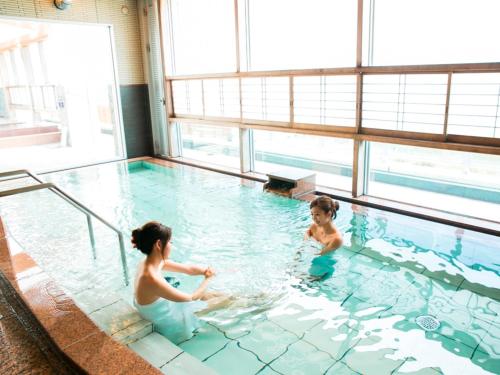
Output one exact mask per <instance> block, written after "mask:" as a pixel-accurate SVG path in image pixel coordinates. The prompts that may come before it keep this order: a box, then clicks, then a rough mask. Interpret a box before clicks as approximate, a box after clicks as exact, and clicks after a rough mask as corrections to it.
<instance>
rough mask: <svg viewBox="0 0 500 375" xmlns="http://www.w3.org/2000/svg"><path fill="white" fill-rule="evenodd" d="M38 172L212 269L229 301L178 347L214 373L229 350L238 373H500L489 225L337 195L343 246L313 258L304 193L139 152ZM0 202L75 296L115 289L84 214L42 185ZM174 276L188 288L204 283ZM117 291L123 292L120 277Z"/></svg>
mask: <svg viewBox="0 0 500 375" xmlns="http://www.w3.org/2000/svg"><path fill="white" fill-rule="evenodd" d="M44 178H45V179H46V180H48V181H51V182H54V183H56V184H57V185H58V186H60V187H61V188H63V189H64V190H66V191H67V192H68V193H70V194H71V195H72V196H74V197H76V198H77V199H78V200H80V201H81V202H83V203H84V204H85V205H87V206H88V207H90V208H91V209H93V210H95V211H96V212H97V213H98V214H99V215H101V216H102V217H103V218H105V219H106V220H108V221H109V222H111V223H113V224H114V225H115V226H117V227H119V228H120V229H121V230H122V231H123V233H124V234H125V235H126V238H128V236H129V234H130V232H131V230H132V229H133V228H135V227H138V226H140V225H142V224H143V223H144V222H146V221H148V220H158V221H161V222H162V223H164V224H166V225H168V226H170V227H172V229H173V240H172V241H173V249H172V253H171V257H172V259H173V260H175V261H181V262H186V263H200V264H207V265H211V266H213V267H214V268H215V269H216V271H217V273H218V275H217V277H216V278H215V279H214V280H213V282H212V284H211V287H212V288H213V289H215V290H218V291H222V292H225V293H227V294H229V295H232V296H234V297H235V300H234V302H233V303H232V304H231V305H230V306H229V307H228V308H226V309H223V310H219V311H215V312H213V313H210V314H208V315H206V316H204V317H203V319H204V321H205V322H206V326H205V327H203V328H202V329H201V330H200V331H199V333H198V334H197V335H196V336H195V337H194V338H193V339H191V340H189V341H187V342H184V343H180V346H181V348H182V349H184V350H185V351H187V352H188V353H191V354H192V355H194V356H195V357H198V358H199V359H200V360H205V363H206V364H207V365H209V366H211V367H213V368H214V369H216V370H217V371H219V372H221V373H231V372H233V370H234V368H233V369H232V368H231V365H230V363H232V362H231V361H233V362H234V359H233V358H240V357H239V356H241V358H240V359H239V360H238V361H237V362H238V363H239V367H238V369H239V373H247V372H245V370H244V369H245V368H248V369H251V368H262V367H263V366H267V367H266V369H267V370H268V371H269V372H271V371H277V372H280V373H291V372H293V371H295V372H296V373H301V371H304V373H316V372H318V373H323V372H325V371H326V370H328V369H330V368H331V371H333V372H334V370H335V371H339V372H340V371H341V370H342V371H345V372H346V373H350V372H353V371H354V372H359V373H391V372H393V371H395V370H397V371H398V373H412V372H417V371H419V370H422V369H429V371H434V370H435V369H439V371H441V372H443V373H447V374H456V373H467V374H475V373H477V374H480V373H483V372H484V371H489V372H493V373H499V372H500V349H499V348H500V318H499V314H500V303H499V302H498V301H499V300H500V265H499V264H500V260H499V259H500V246H499V240H498V238H497V237H493V236H488V235H484V234H479V233H474V232H470V231H465V230H461V229H457V228H453V227H449V226H445V225H441V224H436V223H430V222H426V221H422V220H417V219H412V218H407V217H404V216H401V215H396V214H391V213H388V212H384V211H380V210H374V209H367V208H363V207H358V206H352V205H350V204H347V203H343V202H342V203H341V209H340V211H339V215H338V218H337V219H336V225H337V227H338V228H339V229H340V230H341V231H342V232H343V233H344V246H343V247H342V248H341V249H339V250H338V251H336V252H334V253H333V254H331V255H328V256H323V257H318V256H317V253H318V252H319V250H320V246H319V245H318V244H316V243H314V242H312V241H304V240H303V239H302V238H303V233H304V231H305V229H306V228H307V227H308V225H309V223H310V218H309V208H308V203H307V202H302V201H299V200H292V199H288V198H283V197H278V196H275V195H272V194H268V193H263V192H262V191H261V185H260V184H254V183H248V182H247V183H245V184H242V183H241V180H240V179H238V178H234V177H229V176H225V175H221V174H215V173H211V172H207V171H203V170H197V169H194V168H175V169H170V168H163V167H159V166H155V165H151V164H145V165H144V166H142V165H141V163H136V164H135V165H131V166H130V167H127V165H126V164H125V163H118V164H106V165H102V166H99V167H90V168H83V169H80V170H74V171H65V172H60V173H53V174H50V175H46V176H44ZM24 183H25V182H24ZM9 188H10V187H9ZM0 214H1V216H2V218H3V219H5V221H6V222H7V224H8V228H9V231H10V233H11V234H12V236H13V237H14V238H15V239H16V240H17V241H18V242H19V243H20V244H21V246H23V248H25V249H27V250H28V252H29V253H30V254H31V255H32V256H33V257H34V258H35V260H36V261H37V262H38V263H39V264H40V265H41V266H42V268H44V269H46V270H47V271H48V272H49V273H51V274H52V276H53V277H54V278H55V279H56V280H57V281H58V282H59V283H60V284H61V285H62V286H63V287H64V288H65V289H66V290H67V291H68V292H69V293H71V294H72V295H74V296H76V297H75V298H76V299H77V301H78V295H79V293H82V291H83V292H84V291H85V290H87V289H89V288H93V289H92V290H96V291H100V293H97V294H98V295H97V296H96V297H95V298H96V299H103V300H105V299H106V298H107V297H106V296H108V295H110V294H112V293H114V291H117V290H122V289H123V288H122V287H123V275H122V269H121V264H120V260H119V249H118V242H117V238H116V235H115V234H114V233H113V232H112V231H110V230H109V229H108V228H107V227H105V226H103V225H102V224H100V223H98V222H97V221H95V220H94V229H95V233H96V242H97V254H96V255H97V258H96V259H95V260H94V259H93V257H92V251H91V249H90V240H89V236H88V229H87V224H86V219H85V215H83V214H81V213H79V212H78V211H77V210H75V209H74V208H73V207H72V206H71V205H69V204H68V203H66V202H65V201H63V200H62V199H60V198H58V197H56V196H55V195H54V194H52V193H51V192H48V191H39V192H31V193H27V194H24V195H22V196H21V195H18V196H12V197H7V198H2V201H1V207H0ZM127 258H128V264H129V268H130V270H131V274H132V277H133V274H134V272H135V268H136V266H137V264H138V262H139V261H141V260H142V259H143V256H142V254H140V253H139V252H138V251H137V250H134V249H132V248H131V247H130V246H129V244H128V240H127ZM176 276H178V275H176ZM178 279H179V280H180V283H181V284H180V289H182V290H185V291H192V290H194V289H195V288H196V286H197V285H198V283H199V282H200V281H201V280H200V277H187V276H183V275H180V276H178ZM121 293H123V292H121ZM125 293H128V294H129V295H128V296H126V297H127V298H125V299H127V300H129V299H131V289H130V288H128V289H125ZM420 315H431V316H433V317H435V318H436V319H438V320H439V321H440V322H441V326H440V328H439V329H438V330H437V331H435V332H425V331H424V330H422V329H421V328H420V327H419V326H418V325H417V324H415V318H416V317H418V316H420ZM207 340H208V342H213V345H214V347H213V348H212V349H213V350H211V349H207V346H206V343H207ZM233 344H237V345H233ZM222 348H226V349H224V350H222ZM431 368H432V369H433V370H430V369H431ZM302 369H303V370H302ZM374 369H377V370H374ZM248 371H249V372H248V373H255V372H256V371H253V370H252V371H253V372H252V371H250V370H248ZM233 373H234V372H233Z"/></svg>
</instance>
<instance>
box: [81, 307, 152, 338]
mask: <svg viewBox="0 0 500 375" xmlns="http://www.w3.org/2000/svg"><path fill="white" fill-rule="evenodd" d="M89 316H90V319H92V320H93V321H94V323H96V324H97V326H98V327H99V328H101V329H102V330H103V331H104V332H106V333H107V334H108V335H110V336H111V337H113V338H114V339H115V340H116V341H119V342H121V343H122V344H125V345H126V344H129V343H131V342H134V341H137V340H140V339H141V338H143V337H145V336H147V335H149V334H151V333H152V332H153V324H152V323H151V322H149V321H147V320H144V319H142V317H141V316H140V315H139V313H138V312H137V311H136V310H135V309H134V308H133V307H132V306H130V305H129V304H128V303H127V302H125V301H124V300H122V299H119V300H118V301H116V302H114V303H112V304H110V305H107V306H104V307H102V308H100V309H98V310H96V311H94V312H93V313H91V314H90V315H89Z"/></svg>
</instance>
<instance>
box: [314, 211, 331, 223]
mask: <svg viewBox="0 0 500 375" xmlns="http://www.w3.org/2000/svg"><path fill="white" fill-rule="evenodd" d="M311 218H312V220H313V221H314V222H315V223H316V224H317V225H325V224H326V223H328V222H329V221H331V220H332V217H331V215H330V212H325V211H323V210H322V209H321V208H319V207H313V208H311Z"/></svg>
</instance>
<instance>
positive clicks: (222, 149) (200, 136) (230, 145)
mask: <svg viewBox="0 0 500 375" xmlns="http://www.w3.org/2000/svg"><path fill="white" fill-rule="evenodd" d="M181 133H182V136H181V139H182V156H183V157H186V158H189V159H193V160H198V161H201V162H204V163H211V164H215V165H220V166H224V167H229V168H237V169H239V168H240V148H239V135H238V129H235V128H229V127H219V126H207V125H194V124H181Z"/></svg>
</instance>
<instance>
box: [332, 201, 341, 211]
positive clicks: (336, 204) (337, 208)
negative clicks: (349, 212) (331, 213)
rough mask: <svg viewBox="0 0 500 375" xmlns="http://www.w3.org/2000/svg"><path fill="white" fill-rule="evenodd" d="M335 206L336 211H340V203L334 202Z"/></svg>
mask: <svg viewBox="0 0 500 375" xmlns="http://www.w3.org/2000/svg"><path fill="white" fill-rule="evenodd" d="M333 205H334V207H335V211H338V210H340V203H339V201H334V202H333Z"/></svg>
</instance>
